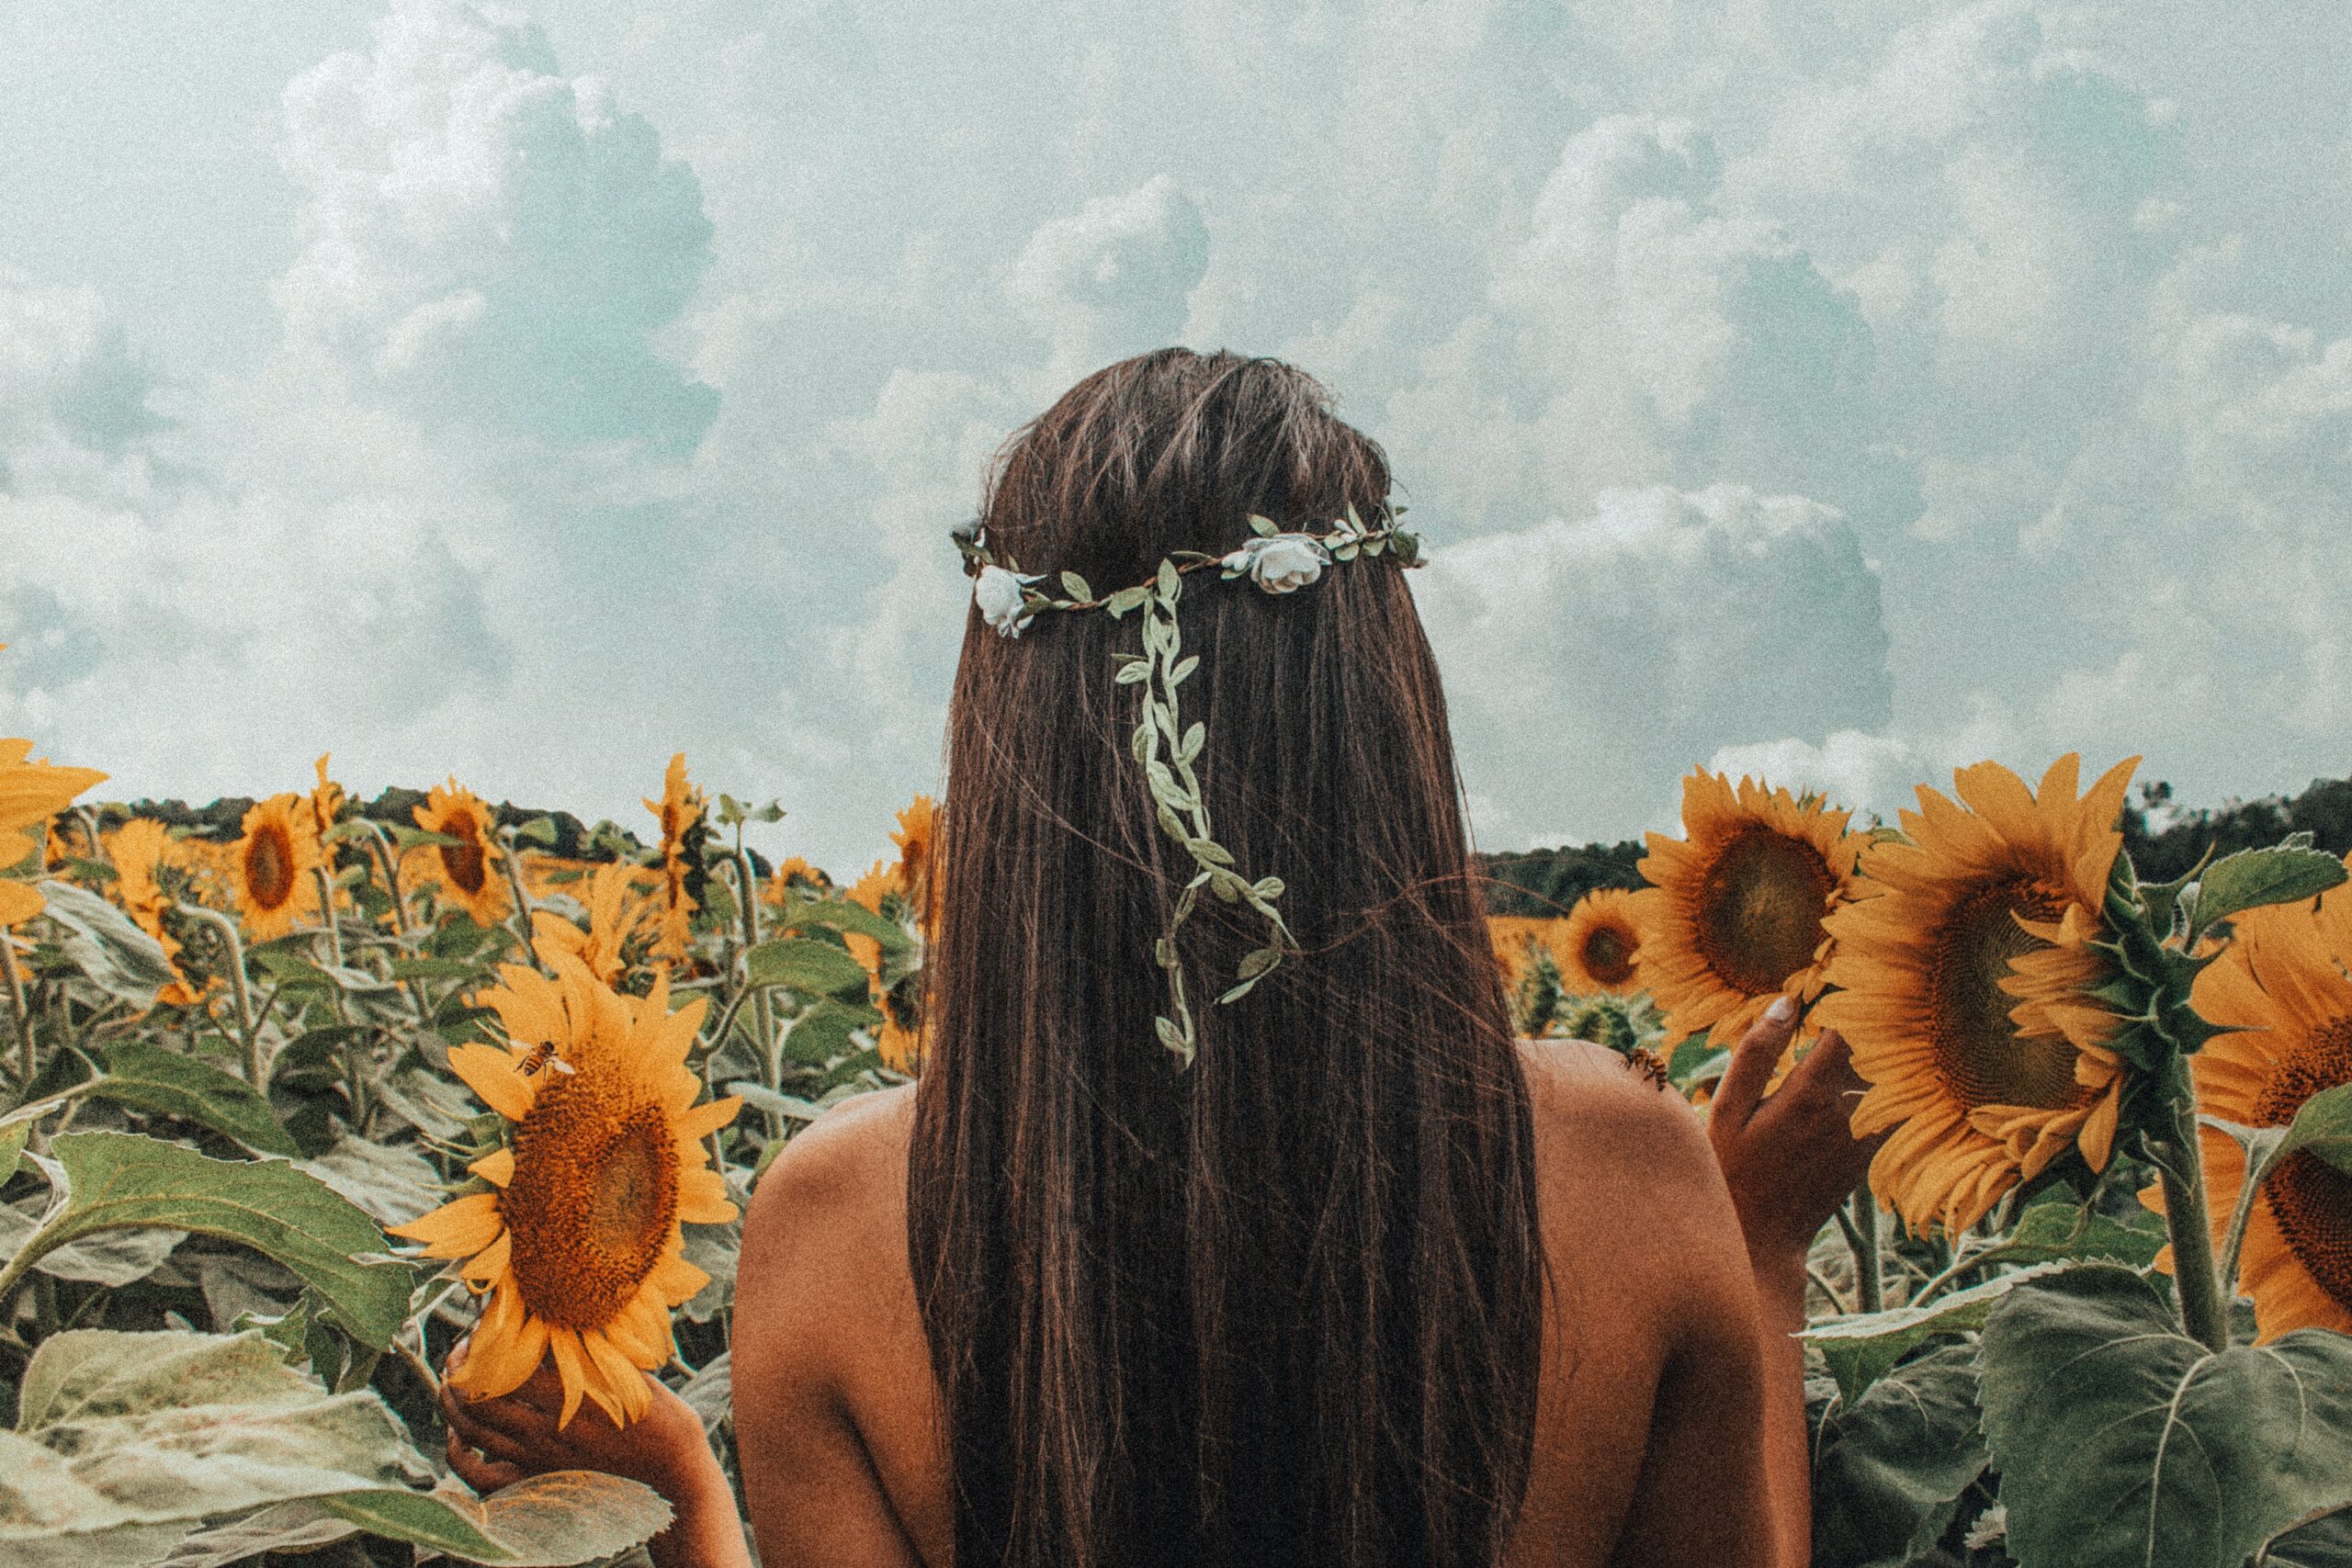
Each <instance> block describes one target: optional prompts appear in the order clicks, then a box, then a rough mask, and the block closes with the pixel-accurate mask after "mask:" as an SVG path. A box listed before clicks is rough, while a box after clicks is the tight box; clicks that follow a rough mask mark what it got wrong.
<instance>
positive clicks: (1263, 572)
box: [1218, 534, 1331, 593]
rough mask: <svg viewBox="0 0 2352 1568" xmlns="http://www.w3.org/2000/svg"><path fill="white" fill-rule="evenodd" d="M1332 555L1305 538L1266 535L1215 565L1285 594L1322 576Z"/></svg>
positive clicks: (1308, 537) (1317, 543)
mask: <svg viewBox="0 0 2352 1568" xmlns="http://www.w3.org/2000/svg"><path fill="white" fill-rule="evenodd" d="M1330 558H1331V554H1330V552H1329V550H1326V549H1325V548H1324V547H1322V545H1321V544H1320V543H1319V542H1317V540H1316V539H1315V537H1314V536H1312V535H1308V534H1268V535H1265V536H1262V537H1261V538H1255V539H1252V540H1250V542H1249V543H1248V544H1246V545H1244V546H1242V547H1240V548H1239V549H1238V550H1236V551H1234V552H1233V553H1232V554H1231V555H1229V556H1227V557H1226V558H1225V559H1224V560H1222V561H1220V562H1219V563H1218V564H1219V565H1221V566H1223V567H1224V568H1225V569H1226V570H1228V571H1246V572H1248V573H1249V574H1250V581H1252V582H1255V583H1256V584H1257V585H1258V586H1259V587H1261V588H1262V589H1264V590H1265V591H1266V592H1269V593H1288V592H1291V590H1293V589H1295V588H1304V587H1306V585H1307V584H1308V583H1310V582H1312V581H1315V580H1316V579H1317V578H1318V577H1321V576H1322V575H1323V563H1324V562H1326V561H1328V560H1329V559H1330Z"/></svg>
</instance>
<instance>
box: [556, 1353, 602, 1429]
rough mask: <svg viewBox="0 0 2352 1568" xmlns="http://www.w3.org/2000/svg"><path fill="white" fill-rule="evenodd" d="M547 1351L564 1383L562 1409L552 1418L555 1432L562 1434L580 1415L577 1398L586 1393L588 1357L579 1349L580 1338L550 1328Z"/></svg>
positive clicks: (578, 1399)
mask: <svg viewBox="0 0 2352 1568" xmlns="http://www.w3.org/2000/svg"><path fill="white" fill-rule="evenodd" d="M548 1349H549V1350H550V1351H552V1352H553V1353H554V1355H555V1370H556V1375H557V1376H558V1377H559V1378H560V1379H561V1380H562V1381H563V1410H562V1412H561V1413H560V1415H558V1416H556V1418H555V1425H556V1430H558V1431H561V1430H562V1429H563V1428H564V1427H569V1426H571V1418H572V1417H573V1416H576V1415H578V1414H579V1413H580V1396H581V1395H582V1394H583V1393H587V1392H588V1354H587V1352H586V1351H585V1350H583V1349H582V1348H581V1347H580V1336H579V1335H578V1334H577V1333H575V1332H574V1331H573V1330H571V1329H569V1328H549V1329H548ZM598 1403H600V1404H601V1403H602V1401H599V1402H598Z"/></svg>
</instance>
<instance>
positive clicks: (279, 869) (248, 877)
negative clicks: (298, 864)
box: [245, 822, 294, 910]
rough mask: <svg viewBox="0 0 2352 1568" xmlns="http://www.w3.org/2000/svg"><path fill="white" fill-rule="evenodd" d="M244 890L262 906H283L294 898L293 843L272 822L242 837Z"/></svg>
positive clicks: (284, 831)
mask: <svg viewBox="0 0 2352 1568" xmlns="http://www.w3.org/2000/svg"><path fill="white" fill-rule="evenodd" d="M245 891H246V892H247V893H248V894H249V895H251V896H252V898H253V901H254V904H255V905H256V906H258V907H259V908H264V909H271V910H276V909H282V908H285V907H286V901H287V900H288V899H289V898H291V897H294V845H293V843H292V841H291V840H288V838H287V836H286V829H283V828H280V827H279V826H277V824H276V823H274V822H265V823H263V824H262V825H261V826H259V827H257V828H255V829H254V830H253V832H252V833H251V835H249V836H248V837H247V838H246V840H245Z"/></svg>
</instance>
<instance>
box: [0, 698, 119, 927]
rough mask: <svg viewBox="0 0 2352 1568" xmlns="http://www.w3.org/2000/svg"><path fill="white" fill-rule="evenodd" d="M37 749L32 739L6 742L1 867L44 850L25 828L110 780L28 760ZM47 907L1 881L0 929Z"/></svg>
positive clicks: (0, 776)
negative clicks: (34, 747) (93, 786)
mask: <svg viewBox="0 0 2352 1568" xmlns="http://www.w3.org/2000/svg"><path fill="white" fill-rule="evenodd" d="M32 749H33V743H32V742H31V741H29V740H0V868H6V867H14V866H16V865H17V864H19V863H22V862H23V861H24V860H26V859H27V858H28V857H29V856H30V855H32V854H33V853H34V852H35V851H36V850H37V849H38V848H39V846H38V845H37V844H36V843H35V842H34V841H33V839H32V837H31V835H29V834H28V833H27V832H25V831H24V829H27V828H30V827H34V826H36V825H38V824H40V823H45V822H47V821H48V820H49V819H50V818H51V817H54V816H56V815H57V814H58V813H59V812H61V811H62V810H64V809H65V808H66V807H68V806H70V805H71V804H73V800H74V796H75V795H79V794H81V793H82V792H83V791H84V790H85V789H88V788H90V787H91V786H92V785H94V784H101V783H103V782H105V779H106V776H107V775H106V774H104V773H99V772H98V771H97V770H96V769H95V768H61V767H59V766H57V765H56V764H55V763H53V762H49V761H38V762H32V761H26V760H25V758H26V754H27V753H28V752H29V751H31V750H32ZM47 907H48V900H46V899H44V898H43V897H41V896H40V893H39V892H38V891H36V890H35V889H33V888H30V887H28V886H25V885H24V884H23V883H21V882H17V881H13V880H9V879H7V878H5V877H0V926H14V925H21V924H22V923H24V922H25V921H27V920H29V919H32V918H33V917H34V916H35V915H38V914H40V912H41V910H42V909H43V908H47Z"/></svg>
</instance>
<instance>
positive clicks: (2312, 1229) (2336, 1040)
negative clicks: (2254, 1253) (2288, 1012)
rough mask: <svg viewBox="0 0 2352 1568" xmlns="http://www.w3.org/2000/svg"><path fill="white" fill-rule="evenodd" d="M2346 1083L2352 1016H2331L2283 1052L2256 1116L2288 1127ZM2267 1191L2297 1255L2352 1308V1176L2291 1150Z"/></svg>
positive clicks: (2261, 1122)
mask: <svg viewBox="0 0 2352 1568" xmlns="http://www.w3.org/2000/svg"><path fill="white" fill-rule="evenodd" d="M2342 1083H2352V1018H2337V1019H2331V1020H2329V1021H2328V1022H2326V1023H2325V1024H2324V1025H2322V1026H2321V1027H2319V1028H2317V1029H2314V1030H2312V1032H2310V1033H2309V1034H2307V1035H2305V1036H2304V1037H2303V1038H2302V1040H2301V1041H2300V1042H2298V1043H2296V1044H2295V1046H2294V1047H2293V1048H2292V1049H2290V1050H2289V1051H2288V1052H2287V1053H2286V1055H2284V1056H2283V1057H2281V1058H2280V1060H2279V1062H2278V1066H2275V1067H2274V1068H2272V1069H2271V1074H2270V1081H2269V1082H2268V1083H2267V1084H2265V1085H2264V1086H2263V1090H2262V1098H2261V1099H2260V1100H2257V1101H2256V1105H2255V1115H2254V1120H2255V1123H2256V1125H2257V1126H2263V1127H2283V1126H2285V1125H2286V1124H2287V1123H2288V1122H2292V1121H2293V1120H2294V1119H2295V1112H2296V1111H2297V1110H2298V1109H2300V1108H2301V1105H2302V1103H2303V1101H2305V1100H2309V1099H2310V1098H2311V1097H2312V1096H2313V1095H2315V1094H2317V1093H2319V1092H2320V1091H2321V1090H2322V1089H2334V1088H2335V1086H2336V1085H2338V1084H2342ZM2262 1190H2263V1191H2264V1192H2265V1193H2266V1194H2267V1196H2268V1197H2269V1199H2270V1212H2271V1213H2272V1214H2273V1215H2274V1216H2276V1217H2277V1219H2278V1234H2279V1235H2282V1236H2284V1237H2285V1238H2286V1242H2287V1248H2288V1250H2289V1251H2290V1252H2292V1253H2293V1254H2294V1255H2295V1260H2296V1261H2297V1262H2299V1263H2301V1265H2302V1266H2303V1269H2304V1271H2305V1272H2306V1273H2308V1274H2310V1275H2311V1277H2312V1282H2313V1283H2315V1284H2317V1285H2318V1286H2319V1288H2320V1289H2321V1290H2323V1291H2325V1292H2327V1293H2328V1294H2329V1295H2330V1296H2331V1297H2333V1298H2335V1303H2336V1304H2337V1305H2339V1306H2342V1307H2345V1308H2346V1309H2347V1310H2352V1176H2346V1174H2345V1173H2344V1172H2343V1171H2340V1170H2338V1169H2336V1168H2335V1167H2334V1166H2332V1165H2330V1164H2328V1163H2327V1162H2326V1161H2325V1160H2324V1159H2321V1158H2320V1157H2319V1156H2317V1155H2313V1154H2308V1153H2306V1154H2297V1155H2289V1156H2287V1158H2286V1161H2285V1163H2283V1164H2281V1165H2280V1166H2279V1167H2278V1169H2277V1170H2275V1171H2273V1172H2271V1173H2270V1179H2268V1180H2267V1181H2265V1182H2264V1183H2263V1184H2262Z"/></svg>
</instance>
